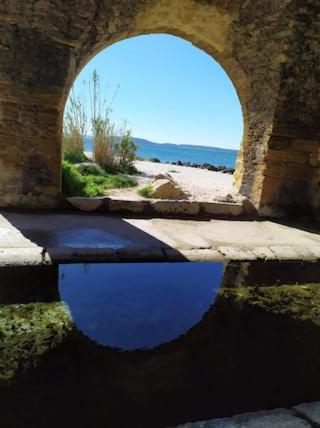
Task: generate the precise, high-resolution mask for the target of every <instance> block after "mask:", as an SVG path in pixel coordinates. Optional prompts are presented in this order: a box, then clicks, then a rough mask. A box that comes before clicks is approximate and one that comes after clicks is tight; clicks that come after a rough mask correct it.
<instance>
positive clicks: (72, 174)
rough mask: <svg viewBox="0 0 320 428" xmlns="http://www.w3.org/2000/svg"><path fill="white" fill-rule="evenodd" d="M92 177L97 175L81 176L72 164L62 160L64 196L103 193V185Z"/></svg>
mask: <svg viewBox="0 0 320 428" xmlns="http://www.w3.org/2000/svg"><path fill="white" fill-rule="evenodd" d="M94 178H98V177H95V176H83V175H81V173H80V172H79V171H78V170H77V168H76V167H75V166H74V165H72V164H71V163H69V162H68V161H65V160H64V161H63V162H62V191H63V193H64V194H65V195H66V196H102V195H104V193H105V192H104V186H103V185H102V183H101V182H100V183H99V182H97V180H95V179H94ZM99 178H100V177H99Z"/></svg>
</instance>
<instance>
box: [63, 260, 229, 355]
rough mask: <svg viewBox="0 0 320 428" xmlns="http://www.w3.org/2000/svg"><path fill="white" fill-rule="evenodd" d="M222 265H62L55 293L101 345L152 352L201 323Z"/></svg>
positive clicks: (77, 324)
mask: <svg viewBox="0 0 320 428" xmlns="http://www.w3.org/2000/svg"><path fill="white" fill-rule="evenodd" d="M222 274H223V264H222V263H158V264H156V263H143V264H123V263H122V264H87V265H84V264H78V265H72V264H70V265H60V267H59V291H60V296H61V299H62V300H64V301H65V302H66V303H67V304H68V305H69V307H70V310H71V313H72V317H73V321H74V323H75V324H76V326H77V327H78V328H79V329H80V330H81V331H82V332H83V333H84V334H86V335H87V336H89V337H90V338H91V339H92V340H94V341H96V342H97V343H99V344H102V345H107V346H111V347H114V348H121V349H127V350H130V349H138V348H152V347H154V346H157V345H159V344H160V343H164V342H168V341H171V340H173V339H175V338H177V337H179V336H180V335H181V334H183V333H185V332H187V331H188V330H189V329H190V328H191V327H193V326H194V325H195V324H197V323H198V322H199V321H201V319H202V317H203V315H204V313H205V312H206V311H207V310H208V309H209V307H210V306H211V305H212V304H213V302H214V299H215V296H216V294H217V292H218V289H219V286H220V282H221V279H222Z"/></svg>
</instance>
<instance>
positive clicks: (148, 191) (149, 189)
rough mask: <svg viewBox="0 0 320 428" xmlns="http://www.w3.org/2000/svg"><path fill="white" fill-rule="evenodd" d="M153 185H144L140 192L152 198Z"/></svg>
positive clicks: (145, 196) (141, 194)
mask: <svg viewBox="0 0 320 428" xmlns="http://www.w3.org/2000/svg"><path fill="white" fill-rule="evenodd" d="M152 190H153V189H152V186H151V184H148V185H147V186H145V187H142V189H139V190H138V193H139V195H140V196H143V197H144V198H151V193H152Z"/></svg>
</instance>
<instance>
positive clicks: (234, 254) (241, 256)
mask: <svg viewBox="0 0 320 428" xmlns="http://www.w3.org/2000/svg"><path fill="white" fill-rule="evenodd" d="M217 250H218V251H219V252H220V253H222V254H223V255H224V256H225V258H226V259H228V260H244V261H245V260H257V256H256V255H255V254H254V253H252V252H251V251H249V250H245V249H242V248H238V247H218V248H217Z"/></svg>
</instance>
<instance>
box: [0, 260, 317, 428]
mask: <svg viewBox="0 0 320 428" xmlns="http://www.w3.org/2000/svg"><path fill="white" fill-rule="evenodd" d="M281 266H284V268H283V267H281ZM282 271H283V272H284V276H282V278H285V282H282V280H281V275H283V273H281V272H282ZM319 271H320V267H319V264H317V263H311V264H310V265H308V264H302V263H298V264H296V265H293V264H292V263H290V262H287V264H284V265H282V264H281V263H278V262H277V263H273V264H272V263H271V264H268V263H267V262H263V263H262V262H261V263H258V262H257V263H256V262H253V263H252V264H249V263H229V264H227V265H222V264H221V263H172V264H168V263H163V264H157V263H150V264H139V263H138V264H120V263H119V264H87V265H84V264H79V265H60V266H48V267H33V268H22V267H21V268H1V269H0V409H1V420H0V425H1V428H9V427H10V428H20V427H21V428H26V427H32V428H40V427H41V428H43V427H46V428H53V427H54V428H56V427H60V428H67V427H68V428H70V427H71V428H73V427H76V428H87V427H92V426H93V427H97V428H99V427H106V426H108V427H112V428H127V427H131V428H132V427H133V428H147V427H148V428H149V427H156V428H165V427H174V426H177V425H179V424H183V423H186V422H191V421H196V420H205V419H212V418H215V417H224V416H231V415H233V414H236V413H241V412H246V411H252V410H256V409H270V408H276V407H287V406H291V405H295V404H298V403H302V402H306V401H317V400H319V399H320V391H319V383H320V285H319V284H318V283H316V282H315V281H314V280H313V281H312V283H304V282H303V278H306V277H307V276H306V275H307V274H308V272H309V277H308V278H311V279H314V278H317V277H319ZM288 272H291V278H290V276H289V275H288ZM299 275H300V276H299ZM293 276H294V277H293ZM297 282H298V283H299V284H296V283H297ZM288 283H289V284H291V285H288Z"/></svg>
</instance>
